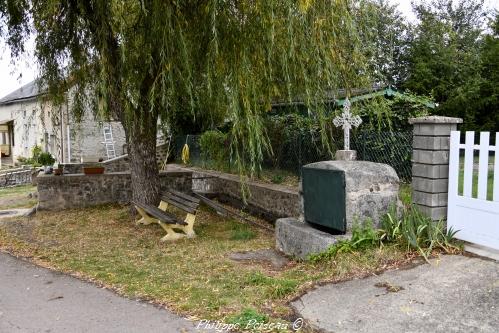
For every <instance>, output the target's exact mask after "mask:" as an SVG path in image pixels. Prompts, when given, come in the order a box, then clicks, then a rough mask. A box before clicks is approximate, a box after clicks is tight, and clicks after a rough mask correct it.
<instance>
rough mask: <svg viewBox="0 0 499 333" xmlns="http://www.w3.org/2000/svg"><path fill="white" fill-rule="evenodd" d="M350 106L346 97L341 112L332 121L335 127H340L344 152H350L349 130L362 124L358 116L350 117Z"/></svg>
mask: <svg viewBox="0 0 499 333" xmlns="http://www.w3.org/2000/svg"><path fill="white" fill-rule="evenodd" d="M350 106H351V103H350V100H349V99H348V97H347V98H346V99H345V102H344V103H343V112H342V113H341V115H340V116H338V117H336V118H334V119H333V124H334V125H335V126H336V127H340V126H341V127H342V128H343V136H344V141H345V150H350V129H351V128H352V126H354V127H358V126H359V125H360V124H361V123H362V119H361V118H360V117H359V116H352V114H351V113H350Z"/></svg>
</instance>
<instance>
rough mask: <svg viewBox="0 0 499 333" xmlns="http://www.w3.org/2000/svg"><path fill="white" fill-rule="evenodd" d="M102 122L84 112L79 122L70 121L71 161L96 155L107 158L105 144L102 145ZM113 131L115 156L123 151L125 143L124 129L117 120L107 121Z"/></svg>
mask: <svg viewBox="0 0 499 333" xmlns="http://www.w3.org/2000/svg"><path fill="white" fill-rule="evenodd" d="M103 125H104V124H103V123H102V122H99V121H97V120H96V119H94V117H93V116H92V115H90V114H87V113H86V114H85V115H84V116H83V119H82V120H81V122H80V123H77V122H72V123H71V129H70V135H71V148H70V151H71V162H75V163H77V162H78V161H79V160H80V158H81V157H82V156H83V157H87V156H96V157H98V158H103V159H106V158H107V152H106V146H105V145H104V129H103ZM109 125H110V126H111V129H112V132H113V141H114V149H115V153H116V156H120V155H123V154H124V153H125V151H124V146H125V144H126V138H125V131H124V129H123V126H122V125H121V123H120V122H118V121H111V122H109Z"/></svg>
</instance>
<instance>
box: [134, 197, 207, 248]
mask: <svg viewBox="0 0 499 333" xmlns="http://www.w3.org/2000/svg"><path fill="white" fill-rule="evenodd" d="M199 202H200V200H199V199H198V198H195V197H192V196H190V195H188V194H185V193H182V192H178V191H167V192H164V193H162V195H161V203H160V204H159V207H154V206H151V205H144V204H140V203H136V202H134V203H133V204H134V205H135V207H136V208H137V211H138V212H139V214H140V215H141V216H142V218H141V219H140V220H139V221H137V223H138V224H144V225H148V224H151V223H158V224H159V225H160V226H161V227H162V228H163V229H164V230H165V231H166V236H164V237H163V238H161V241H163V242H164V241H173V240H177V239H180V238H182V237H188V238H192V237H195V236H196V233H195V232H194V222H195V221H196V212H197V208H198V206H199ZM168 205H172V206H174V207H176V208H179V209H181V210H183V211H184V212H186V213H187V215H186V216H185V219H184V220H183V221H182V220H180V219H178V218H177V217H176V216H175V215H173V214H171V213H169V212H167V211H166V209H167V208H168ZM174 229H179V230H181V231H183V233H179V232H176V231H175V230H174Z"/></svg>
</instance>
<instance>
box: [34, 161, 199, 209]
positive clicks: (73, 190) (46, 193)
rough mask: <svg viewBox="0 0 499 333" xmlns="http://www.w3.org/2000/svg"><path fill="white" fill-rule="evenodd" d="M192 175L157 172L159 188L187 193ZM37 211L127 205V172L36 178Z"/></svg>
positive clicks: (129, 195)
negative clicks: (115, 204)
mask: <svg viewBox="0 0 499 333" xmlns="http://www.w3.org/2000/svg"><path fill="white" fill-rule="evenodd" d="M191 177H192V173H191V172H190V171H187V170H182V171H168V172H162V173H160V181H161V189H162V190H167V189H175V190H178V191H182V192H190V191H191V188H192V180H191ZM37 185H38V209H41V210H62V209H69V208H81V207H89V206H95V205H102V204H111V203H119V204H126V203H129V202H130V200H131V198H132V190H131V177H130V173H129V172H115V173H105V174H102V175H83V174H69V175H63V176H54V175H43V174H41V175H39V176H38V177H37Z"/></svg>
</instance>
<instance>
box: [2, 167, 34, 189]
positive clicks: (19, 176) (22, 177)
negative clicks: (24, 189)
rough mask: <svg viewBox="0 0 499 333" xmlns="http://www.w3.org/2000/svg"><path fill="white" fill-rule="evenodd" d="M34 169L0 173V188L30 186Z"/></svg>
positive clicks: (11, 170)
mask: <svg viewBox="0 0 499 333" xmlns="http://www.w3.org/2000/svg"><path fill="white" fill-rule="evenodd" d="M35 172H36V169H32V168H19V169H9V170H6V171H2V172H0V187H4V186H17V185H24V184H31V183H32V181H33V178H32V177H33V174H34V173H35Z"/></svg>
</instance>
